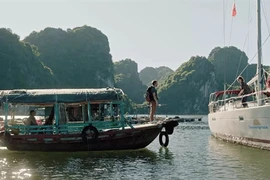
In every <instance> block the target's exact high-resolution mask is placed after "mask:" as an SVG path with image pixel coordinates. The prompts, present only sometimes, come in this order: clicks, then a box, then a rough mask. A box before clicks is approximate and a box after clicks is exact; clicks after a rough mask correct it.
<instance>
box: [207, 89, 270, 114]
mask: <svg viewBox="0 0 270 180" xmlns="http://www.w3.org/2000/svg"><path fill="white" fill-rule="evenodd" d="M258 93H261V94H264V96H266V95H265V93H270V92H269V91H267V90H263V91H259V92H253V93H250V94H245V95H242V96H236V97H230V98H226V99H220V100H216V101H211V102H209V105H208V107H209V111H213V112H217V111H227V110H228V109H229V108H232V109H239V108H241V107H242V103H241V101H240V100H242V99H243V98H244V97H253V100H252V101H248V100H247V101H246V103H248V104H249V105H250V104H252V103H254V107H255V106H256V104H257V101H258V100H261V101H265V100H270V98H269V97H264V98H261V99H255V98H254V96H255V95H256V94H258ZM261 97H263V96H261ZM236 102H240V103H241V106H240V107H237V104H236ZM229 103H232V104H229ZM228 105H231V106H229V107H228Z"/></svg>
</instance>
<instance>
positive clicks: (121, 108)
mask: <svg viewBox="0 0 270 180" xmlns="http://www.w3.org/2000/svg"><path fill="white" fill-rule="evenodd" d="M123 108H124V105H123V102H121V103H120V113H121V115H120V117H121V120H120V121H121V125H122V129H125V128H124V127H125V126H124V121H125V117H124V109H123Z"/></svg>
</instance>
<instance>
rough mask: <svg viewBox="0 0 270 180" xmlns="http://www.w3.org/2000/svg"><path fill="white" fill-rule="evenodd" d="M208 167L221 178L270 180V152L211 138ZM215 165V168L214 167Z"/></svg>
mask: <svg viewBox="0 0 270 180" xmlns="http://www.w3.org/2000/svg"><path fill="white" fill-rule="evenodd" d="M208 156H209V158H208V167H209V168H210V170H211V171H214V172H219V176H223V177H231V178H235V179H269V177H270V171H269V168H270V164H269V159H270V152H269V151H266V150H260V149H255V148H251V147H246V146H242V145H238V144H232V143H229V142H225V141H222V140H219V139H216V138H214V137H213V136H210V137H209V151H208ZM213 165H215V166H213Z"/></svg>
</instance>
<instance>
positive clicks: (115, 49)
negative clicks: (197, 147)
mask: <svg viewBox="0 0 270 180" xmlns="http://www.w3.org/2000/svg"><path fill="white" fill-rule="evenodd" d="M235 3H236V9H237V15H236V17H234V18H232V16H231V9H232V5H233V0H0V24H1V26H0V27H6V28H10V29H12V31H13V32H14V33H16V34H18V35H19V36H20V37H21V39H23V38H24V37H25V36H27V35H29V34H30V33H31V32H32V31H40V30H42V29H44V28H46V27H55V28H62V29H64V30H66V29H67V28H74V27H78V26H83V25H89V26H92V27H95V28H97V29H99V30H101V31H102V32H103V33H104V34H105V35H106V36H107V37H108V39H109V43H110V48H111V54H112V56H113V60H114V61H118V60H121V59H125V58H130V59H132V60H135V61H136V62H137V63H138V67H139V70H141V69H142V68H144V67H146V66H153V67H158V66H162V65H164V66H168V67H170V68H172V69H173V70H175V69H176V68H178V67H179V66H180V65H181V64H182V63H183V62H185V61H187V60H189V58H190V57H191V56H195V55H200V56H206V57H207V56H208V54H209V53H210V51H211V50H212V49H213V48H214V47H216V46H221V47H223V46H224V45H226V46H228V45H230V46H231V45H233V46H236V47H238V48H239V49H241V50H244V51H245V52H246V53H247V55H248V57H249V58H250V59H251V58H252V57H253V56H254V55H255V53H256V52H257V51H256V36H257V34H256V0H235ZM262 3H263V5H264V6H263V7H264V9H265V11H264V13H266V14H265V15H264V13H262V26H263V38H262V41H264V40H265V39H266V38H267V36H268V35H269V28H267V23H268V24H270V22H269V19H270V12H269V10H270V1H269V0H263V1H262ZM224 11H225V13H224ZM223 14H225V16H223ZM265 17H266V19H265ZM224 18H225V23H224ZM231 25H232V26H231ZM224 30H225V33H224ZM248 32H249V36H247V34H248ZM247 37H248V40H247V41H246V43H245V39H246V38H247ZM224 39H225V42H224ZM269 39H270V38H269ZM0 43H1V42H0ZM269 48H270V43H269V40H268V41H267V42H266V43H265V45H264V47H263V58H264V61H263V62H264V63H265V64H267V65H269V64H270V51H269V50H268V52H266V51H267V49H269ZM254 62H256V61H255V60H254V61H253V63H254Z"/></svg>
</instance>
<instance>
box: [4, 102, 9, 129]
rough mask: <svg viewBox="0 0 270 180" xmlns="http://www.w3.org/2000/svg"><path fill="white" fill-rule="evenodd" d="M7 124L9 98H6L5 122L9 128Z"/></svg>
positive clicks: (5, 125)
mask: <svg viewBox="0 0 270 180" xmlns="http://www.w3.org/2000/svg"><path fill="white" fill-rule="evenodd" d="M7 126H8V100H6V102H5V124H4V127H5V129H6V128H7Z"/></svg>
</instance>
